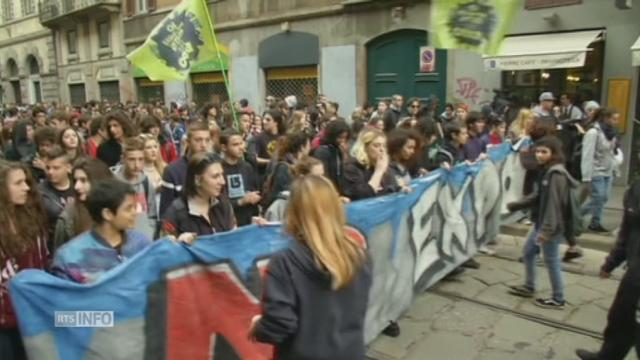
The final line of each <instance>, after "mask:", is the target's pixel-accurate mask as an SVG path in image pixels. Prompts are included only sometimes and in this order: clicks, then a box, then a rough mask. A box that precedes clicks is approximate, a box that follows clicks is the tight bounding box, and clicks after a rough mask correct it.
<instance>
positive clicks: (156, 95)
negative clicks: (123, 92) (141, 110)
mask: <svg viewBox="0 0 640 360" xmlns="http://www.w3.org/2000/svg"><path fill="white" fill-rule="evenodd" d="M136 87H137V90H138V102H140V103H146V104H149V103H153V102H155V101H164V83H163V82H162V81H152V80H150V79H149V78H138V79H136Z"/></svg>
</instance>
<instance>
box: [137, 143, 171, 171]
mask: <svg viewBox="0 0 640 360" xmlns="http://www.w3.org/2000/svg"><path fill="white" fill-rule="evenodd" d="M140 139H141V140H142V144H143V149H146V148H147V143H148V142H149V141H155V142H156V144H158V156H157V157H156V161H155V162H154V163H153V166H154V167H155V168H156V170H158V173H160V175H162V174H164V169H165V168H166V167H167V163H165V162H164V159H163V158H162V152H161V150H160V142H159V141H158V139H157V138H156V137H155V136H153V135H151V134H142V135H140ZM146 158H147V155H146V153H145V160H146Z"/></svg>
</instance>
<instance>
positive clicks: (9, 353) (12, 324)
mask: <svg viewBox="0 0 640 360" xmlns="http://www.w3.org/2000/svg"><path fill="white" fill-rule="evenodd" d="M0 203H2V206H1V207H0V224H2V226H3V228H2V231H0V354H2V358H3V359H5V358H6V359H26V354H25V351H24V346H23V344H22V340H21V337H20V332H19V330H18V324H17V321H16V314H15V312H14V310H13V307H12V305H11V300H10V298H9V289H8V283H9V281H10V280H11V278H12V277H13V276H15V275H16V273H18V272H19V271H22V270H24V269H44V268H45V266H46V263H47V256H48V251H47V246H46V243H47V241H46V240H47V228H46V224H45V221H46V218H47V216H46V214H45V211H44V207H43V205H42V201H41V199H40V194H39V192H38V185H37V184H36V182H35V180H34V179H33V177H32V176H31V172H30V171H29V170H28V169H27V167H26V165H24V164H20V163H17V162H7V161H4V160H0Z"/></svg>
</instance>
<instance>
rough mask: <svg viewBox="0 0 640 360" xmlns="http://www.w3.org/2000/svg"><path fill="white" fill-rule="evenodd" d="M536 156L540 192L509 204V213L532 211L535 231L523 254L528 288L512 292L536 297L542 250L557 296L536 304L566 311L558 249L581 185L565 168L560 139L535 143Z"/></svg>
mask: <svg viewBox="0 0 640 360" xmlns="http://www.w3.org/2000/svg"><path fill="white" fill-rule="evenodd" d="M535 155H536V161H537V162H538V165H539V166H540V168H541V169H542V174H541V177H539V178H538V183H537V189H536V191H534V192H533V193H532V194H530V195H528V196H526V197H525V198H524V199H522V200H520V201H517V202H514V203H510V204H507V207H508V209H509V211H516V210H519V209H524V208H531V218H532V219H533V221H534V229H533V231H532V232H531V233H530V235H529V238H528V239H527V242H526V243H525V245H524V251H523V252H524V256H523V261H524V264H525V272H526V279H525V284H524V285H518V286H513V287H511V289H510V291H509V292H510V293H511V294H513V295H518V296H523V297H533V296H534V295H535V280H536V274H535V270H536V263H535V258H536V255H537V254H538V252H539V248H540V247H541V248H542V250H543V254H544V261H545V264H546V265H547V268H548V270H549V278H550V281H551V287H552V290H553V294H552V297H551V298H548V299H537V300H535V302H534V304H535V305H537V306H539V307H543V308H550V309H563V308H564V304H565V300H564V286H563V281H562V267H561V265H560V255H559V253H558V248H559V246H560V244H561V243H562V242H563V241H564V239H565V228H566V226H567V224H566V223H565V222H566V221H567V220H568V219H569V216H568V211H569V196H568V194H569V191H570V189H569V187H570V186H577V185H578V183H577V182H576V180H574V179H573V178H572V177H571V175H569V173H568V172H567V170H566V168H565V167H564V156H563V154H562V144H561V143H560V141H559V140H558V139H557V138H556V137H554V136H547V137H544V138H542V139H540V140H538V141H537V142H536V143H535Z"/></svg>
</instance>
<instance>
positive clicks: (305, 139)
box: [261, 133, 311, 210]
mask: <svg viewBox="0 0 640 360" xmlns="http://www.w3.org/2000/svg"><path fill="white" fill-rule="evenodd" d="M310 141H311V139H310V137H309V136H308V135H307V134H305V133H288V134H286V135H285V136H283V137H282V138H280V140H278V145H277V151H276V154H277V155H276V159H275V160H274V162H273V163H272V164H270V166H269V169H268V170H267V179H266V180H265V183H264V187H263V190H262V202H261V205H262V208H263V209H264V210H266V209H268V208H269V206H271V203H272V202H273V201H274V200H275V199H276V197H277V196H278V194H280V193H281V192H283V191H287V190H289V185H291V181H292V180H293V173H292V172H291V168H292V167H293V166H294V165H295V164H296V163H297V162H298V161H299V160H300V159H301V158H303V157H305V156H307V155H309V150H310V149H311V144H310Z"/></svg>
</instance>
